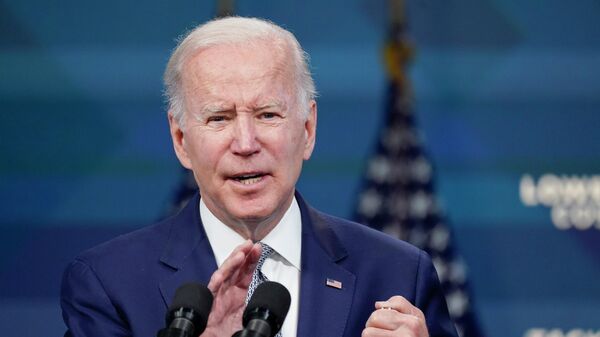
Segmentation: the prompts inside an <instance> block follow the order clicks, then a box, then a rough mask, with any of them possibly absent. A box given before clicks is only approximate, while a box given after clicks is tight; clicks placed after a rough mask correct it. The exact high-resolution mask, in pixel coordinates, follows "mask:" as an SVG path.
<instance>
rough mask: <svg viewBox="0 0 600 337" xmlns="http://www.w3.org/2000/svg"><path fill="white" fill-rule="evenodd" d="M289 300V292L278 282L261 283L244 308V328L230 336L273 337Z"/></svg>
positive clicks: (285, 312) (287, 308)
mask: <svg viewBox="0 0 600 337" xmlns="http://www.w3.org/2000/svg"><path fill="white" fill-rule="evenodd" d="M290 302H291V297H290V292H289V291H288V290H287V289H286V288H285V287H284V286H283V285H281V284H280V283H277V282H271V281H265V282H263V283H261V284H260V285H258V287H257V288H256V290H254V294H252V298H251V299H250V301H249V302H248V305H247V306H246V310H244V316H243V317H242V323H243V325H244V329H243V330H240V331H238V332H236V333H235V334H233V336H232V337H274V336H275V335H276V334H277V333H278V332H279V330H280V329H281V325H282V324H283V321H284V320H285V316H286V315H287V313H288V310H289V309H290Z"/></svg>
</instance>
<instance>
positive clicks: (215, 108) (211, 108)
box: [200, 103, 234, 113]
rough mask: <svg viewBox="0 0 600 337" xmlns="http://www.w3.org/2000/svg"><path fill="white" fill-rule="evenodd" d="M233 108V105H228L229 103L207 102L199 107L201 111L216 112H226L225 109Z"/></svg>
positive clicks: (230, 109)
mask: <svg viewBox="0 0 600 337" xmlns="http://www.w3.org/2000/svg"><path fill="white" fill-rule="evenodd" d="M233 109H234V107H233V106H231V105H229V104H225V103H222V104H219V103H217V104H207V105H205V106H203V107H202V109H200V111H201V112H202V113H217V112H227V111H232V110H233Z"/></svg>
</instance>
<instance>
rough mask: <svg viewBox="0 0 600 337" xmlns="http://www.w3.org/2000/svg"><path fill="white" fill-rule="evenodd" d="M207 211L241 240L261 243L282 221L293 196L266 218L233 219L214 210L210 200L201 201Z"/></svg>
mask: <svg viewBox="0 0 600 337" xmlns="http://www.w3.org/2000/svg"><path fill="white" fill-rule="evenodd" d="M203 200H204V203H205V205H206V207H207V208H208V210H209V211H210V212H211V213H212V214H213V215H214V216H215V217H216V218H217V219H218V220H219V221H221V222H222V223H223V224H225V225H226V226H227V227H229V228H231V229H232V230H233V231H235V232H236V233H238V234H239V235H240V236H241V237H242V238H244V239H246V240H248V239H250V240H252V242H257V241H261V240H262V239H264V238H265V237H266V236H267V235H268V234H269V233H270V232H271V231H272V230H273V229H274V228H275V227H276V226H277V225H278V224H279V222H280V221H281V219H283V216H284V215H285V213H286V212H287V211H288V209H289V208H290V206H291V204H292V201H293V200H294V195H291V196H290V197H289V199H288V200H286V201H285V202H284V203H282V204H280V206H279V207H277V208H276V209H275V211H274V212H273V213H272V214H270V215H269V216H267V217H260V218H259V217H255V218H252V217H248V218H235V217H233V216H231V215H230V214H227V212H220V210H219V209H215V208H214V207H213V206H214V205H213V204H212V203H211V201H210V199H206V198H205V199H203Z"/></svg>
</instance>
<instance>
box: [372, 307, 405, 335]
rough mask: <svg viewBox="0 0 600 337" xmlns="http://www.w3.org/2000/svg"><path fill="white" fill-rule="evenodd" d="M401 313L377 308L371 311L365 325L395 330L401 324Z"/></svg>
mask: <svg viewBox="0 0 600 337" xmlns="http://www.w3.org/2000/svg"><path fill="white" fill-rule="evenodd" d="M401 315H403V314H401V313H399V312H398V311H396V310H391V309H378V310H375V311H373V312H372V313H371V316H369V319H368V320H367V323H366V324H365V327H367V328H369V327H371V328H379V329H384V330H395V329H397V328H398V327H399V326H401V325H402V322H401V319H402V318H401V317H399V316H401Z"/></svg>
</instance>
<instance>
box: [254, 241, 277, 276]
mask: <svg viewBox="0 0 600 337" xmlns="http://www.w3.org/2000/svg"><path fill="white" fill-rule="evenodd" d="M259 243H260V248H261V251H260V257H259V258H258V263H257V264H256V269H258V270H260V268H262V265H263V264H264V263H265V260H266V259H267V258H268V257H269V256H271V254H273V252H274V250H273V248H271V246H269V245H268V244H266V243H263V242H259Z"/></svg>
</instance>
